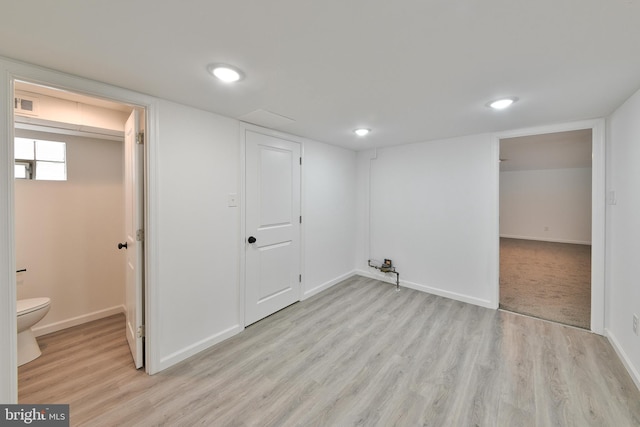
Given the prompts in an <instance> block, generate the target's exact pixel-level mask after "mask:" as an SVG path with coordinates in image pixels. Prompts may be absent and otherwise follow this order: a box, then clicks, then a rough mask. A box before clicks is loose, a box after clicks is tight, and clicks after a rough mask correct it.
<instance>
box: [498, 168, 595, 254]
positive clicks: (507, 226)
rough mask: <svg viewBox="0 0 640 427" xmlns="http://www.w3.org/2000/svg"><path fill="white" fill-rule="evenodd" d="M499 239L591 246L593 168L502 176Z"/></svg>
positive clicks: (534, 171) (531, 171) (522, 172)
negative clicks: (508, 238) (500, 237)
mask: <svg viewBox="0 0 640 427" xmlns="http://www.w3.org/2000/svg"><path fill="white" fill-rule="evenodd" d="M500 236H502V237H511V238H516V239H532V240H542V241H550V242H564V243H582V244H590V243H591V168H574V169H547V170H526V171H509V172H506V171H505V172H500Z"/></svg>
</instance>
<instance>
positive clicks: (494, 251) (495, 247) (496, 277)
mask: <svg viewBox="0 0 640 427" xmlns="http://www.w3.org/2000/svg"><path fill="white" fill-rule="evenodd" d="M491 161H492V162H493V188H494V189H495V190H494V193H493V209H494V211H493V212H494V213H493V224H491V226H492V227H494V228H493V229H494V230H495V231H494V233H495V234H494V235H495V236H496V237H495V239H492V241H493V244H492V247H490V248H489V253H490V255H491V257H492V258H493V259H494V260H495V264H494V268H492V269H489V271H490V272H491V277H490V279H489V284H490V285H491V284H493V286H494V290H493V292H490V294H492V301H490V307H489V308H492V309H494V310H497V309H498V307H500V138H497V137H494V138H493V141H492V142H491Z"/></svg>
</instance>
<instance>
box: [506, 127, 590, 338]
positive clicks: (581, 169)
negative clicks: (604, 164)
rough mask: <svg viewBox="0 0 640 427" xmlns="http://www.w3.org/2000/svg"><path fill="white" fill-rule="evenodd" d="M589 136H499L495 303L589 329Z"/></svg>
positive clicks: (578, 133) (583, 132) (581, 132)
mask: <svg viewBox="0 0 640 427" xmlns="http://www.w3.org/2000/svg"><path fill="white" fill-rule="evenodd" d="M592 134H593V131H592V129H580V130H572V131H564V132H555V133H547V134H542V135H530V136H520V137H513V138H503V139H501V140H500V308H502V309H505V310H509V311H513V312H517V313H521V314H525V315H529V316H533V317H539V318H542V319H545V320H551V321H555V322H558V323H563V324H567V325H571V326H576V327H579V328H584V329H591V326H592V325H591V309H592V280H591V278H592V268H591V260H592V250H591V244H592V227H593V226H592V224H593V221H592V205H593V201H592V194H593V188H592V185H593V184H592V183H593V175H592V152H593V147H592V141H593V135H592Z"/></svg>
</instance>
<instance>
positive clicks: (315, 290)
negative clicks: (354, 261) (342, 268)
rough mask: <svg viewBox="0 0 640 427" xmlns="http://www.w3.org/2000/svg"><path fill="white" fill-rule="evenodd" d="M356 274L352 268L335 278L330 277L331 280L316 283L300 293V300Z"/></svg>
mask: <svg viewBox="0 0 640 427" xmlns="http://www.w3.org/2000/svg"><path fill="white" fill-rule="evenodd" d="M356 274H357V273H356V270H353V271H350V272H348V273H345V274H342V275H340V276H338V277H336V278H335V279H331V280H329V281H327V282H324V283H323V284H321V285H318V286H316V287H315V288H313V289H309V290H308V291H306V292H305V293H304V294H303V295H302V301H304V300H306V299H308V298H311V297H312V296H314V295H317V294H319V293H320V292H322V291H326V290H327V289H329V288H330V287H332V286H335V285H337V284H338V283H340V282H342V281H343V280H347V279H349V278H351V277H353V276H355V275H356Z"/></svg>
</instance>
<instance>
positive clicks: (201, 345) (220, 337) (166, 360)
mask: <svg viewBox="0 0 640 427" xmlns="http://www.w3.org/2000/svg"><path fill="white" fill-rule="evenodd" d="M243 329H244V328H243V327H242V326H240V325H234V326H232V327H230V328H228V329H225V330H224V331H222V332H219V333H217V334H215V335H211V336H210V337H207V338H205V339H203V340H200V341H198V342H196V343H194V344H191V345H189V346H187V347H184V348H182V349H180V350H178V351H175V352H173V353H171V354H169V355H167V356H165V357H163V358H161V359H160V362H159V363H158V367H159V370H160V371H162V370H163V369H167V368H169V367H171V366H173V365H175V364H176V363H180V362H182V361H183V360H186V359H188V358H189V357H191V356H193V355H195V354H198V353H200V352H201V351H204V350H207V349H209V348H210V347H213V346H214V345H216V344H218V343H220V342H222V341H224V340H226V339H228V338H231V337H232V336H234V335H236V334H238V333H240V332H242V331H243Z"/></svg>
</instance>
